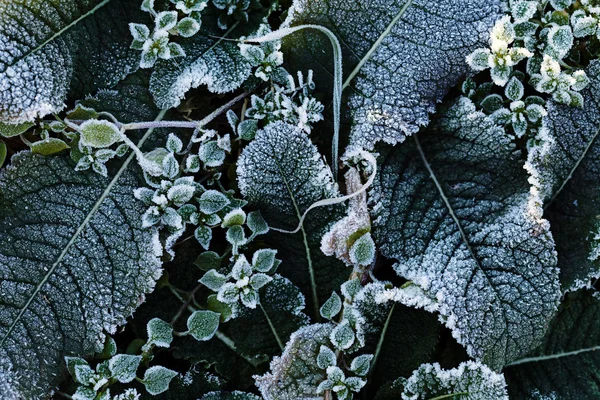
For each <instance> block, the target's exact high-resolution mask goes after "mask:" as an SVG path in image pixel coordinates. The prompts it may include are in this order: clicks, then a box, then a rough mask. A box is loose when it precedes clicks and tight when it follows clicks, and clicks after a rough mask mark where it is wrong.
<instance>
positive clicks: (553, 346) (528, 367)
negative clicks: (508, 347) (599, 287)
mask: <svg viewBox="0 0 600 400" xmlns="http://www.w3.org/2000/svg"><path fill="white" fill-rule="evenodd" d="M504 374H505V376H506V381H507V382H508V392H509V393H510V395H511V397H512V398H515V399H525V398H527V399H532V398H534V399H542V398H544V399H548V398H551V399H597V398H599V397H600V300H599V299H598V293H597V292H596V291H591V290H582V291H579V292H577V293H569V294H568V295H567V299H566V300H565V302H564V303H563V304H561V306H560V308H559V309H558V313H557V314H556V317H554V320H553V321H552V323H551V324H550V328H549V330H548V333H547V335H546V337H545V338H544V342H543V343H542V345H541V346H540V347H538V348H537V349H536V350H535V351H533V352H532V353H531V354H529V355H528V357H526V358H523V359H520V360H516V361H514V362H513V363H511V364H509V365H508V366H507V367H506V369H505V370H504Z"/></svg>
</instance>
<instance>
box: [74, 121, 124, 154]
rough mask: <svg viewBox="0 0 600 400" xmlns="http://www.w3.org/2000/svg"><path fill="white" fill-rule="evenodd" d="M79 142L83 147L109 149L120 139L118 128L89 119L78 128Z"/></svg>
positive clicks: (104, 122) (109, 123) (111, 124)
mask: <svg viewBox="0 0 600 400" xmlns="http://www.w3.org/2000/svg"><path fill="white" fill-rule="evenodd" d="M79 133H80V141H81V144H82V145H84V146H90V147H99V148H102V147H110V146H111V145H113V144H114V143H116V142H118V141H119V140H120V139H121V135H120V133H119V128H118V127H117V126H116V125H115V124H113V123H112V122H109V121H106V120H97V119H91V120H88V121H85V122H84V123H83V124H81V125H80V126H79Z"/></svg>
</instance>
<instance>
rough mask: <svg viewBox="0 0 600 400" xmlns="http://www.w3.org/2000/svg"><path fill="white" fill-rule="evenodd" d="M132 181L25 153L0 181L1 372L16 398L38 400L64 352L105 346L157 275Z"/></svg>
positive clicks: (57, 373) (150, 235) (56, 376)
mask: <svg viewBox="0 0 600 400" xmlns="http://www.w3.org/2000/svg"><path fill="white" fill-rule="evenodd" d="M137 185H138V180H137V179H136V178H135V176H134V175H133V174H132V173H127V172H125V173H124V174H122V176H120V178H119V177H115V178H113V180H111V181H109V180H108V179H105V178H102V177H101V176H99V175H97V174H95V173H93V172H87V173H77V172H75V171H74V170H73V165H72V163H71V162H70V161H69V160H68V158H65V157H42V156H37V155H33V154H30V153H20V154H18V155H16V156H14V157H13V159H12V164H11V165H10V166H9V167H7V168H6V169H4V170H3V172H2V174H1V175H0V236H1V237H2V240H1V241H0V316H1V317H0V369H3V370H6V369H12V371H13V374H14V375H11V376H9V377H8V378H7V379H9V380H11V381H12V382H13V385H14V386H15V388H16V390H18V391H19V393H20V395H21V396H22V397H24V398H29V399H32V398H44V397H45V396H46V394H47V392H48V391H49V390H51V389H52V388H53V387H54V386H55V385H56V384H58V382H59V381H60V377H61V375H62V374H63V372H64V366H63V358H64V356H66V355H83V354H86V353H89V352H93V351H98V350H99V349H100V350H101V348H102V344H103V332H104V331H108V332H111V333H113V332H114V331H115V329H116V327H117V326H118V325H120V324H123V323H124V322H125V317H127V316H129V315H130V314H131V313H132V312H133V311H134V310H135V308H136V307H137V306H138V305H139V303H140V302H141V301H143V298H144V295H145V294H146V293H148V292H149V291H151V290H152V288H153V287H154V283H155V280H156V279H158V278H159V276H160V274H161V268H160V262H159V260H158V258H157V255H156V245H155V242H154V240H155V237H154V232H153V231H152V230H144V229H142V228H141V215H142V213H143V209H142V207H141V206H140V204H139V203H138V202H136V201H135V199H134V197H133V193H132V192H133V189H134V188H135V187H136V186H137Z"/></svg>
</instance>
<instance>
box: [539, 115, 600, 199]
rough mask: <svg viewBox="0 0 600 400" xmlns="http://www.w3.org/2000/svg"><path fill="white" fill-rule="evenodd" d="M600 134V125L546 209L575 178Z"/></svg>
mask: <svg viewBox="0 0 600 400" xmlns="http://www.w3.org/2000/svg"><path fill="white" fill-rule="evenodd" d="M599 134H600V127H599V128H598V129H597V130H596V133H595V134H594V136H593V137H592V139H591V140H590V141H589V143H588V144H587V146H586V147H585V149H584V150H583V153H582V154H581V157H579V159H578V160H577V162H576V163H575V165H574V166H573V168H571V171H569V175H567V177H566V178H565V180H564V181H563V183H562V185H560V187H559V188H558V190H557V191H556V192H555V193H554V195H553V196H552V198H551V199H550V201H548V203H547V204H546V205H545V206H544V211H546V209H547V208H548V207H550V205H551V204H552V203H554V201H555V200H556V199H557V198H558V195H559V194H560V193H561V192H562V191H563V189H564V188H565V187H566V186H567V183H569V181H570V180H571V179H572V178H573V175H574V174H575V171H577V169H578V168H579V165H580V164H581V162H582V161H583V159H584V158H585V157H586V156H587V154H588V152H589V151H590V149H591V148H592V145H593V144H594V142H595V141H596V138H597V137H598V135H599Z"/></svg>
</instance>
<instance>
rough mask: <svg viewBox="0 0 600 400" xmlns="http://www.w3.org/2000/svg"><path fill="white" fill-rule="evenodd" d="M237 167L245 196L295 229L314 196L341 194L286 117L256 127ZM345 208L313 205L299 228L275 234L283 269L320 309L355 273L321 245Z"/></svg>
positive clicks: (273, 222)
mask: <svg viewBox="0 0 600 400" xmlns="http://www.w3.org/2000/svg"><path fill="white" fill-rule="evenodd" d="M237 172H238V179H239V185H240V190H241V191H242V193H243V194H244V196H245V197H246V198H247V199H248V200H249V201H250V203H251V204H253V205H255V206H256V207H258V208H259V209H260V211H261V213H262V215H263V216H264V218H265V220H266V221H267V222H268V224H269V226H271V227H275V228H279V229H286V230H294V229H295V228H296V227H297V225H298V222H299V221H300V217H301V216H302V214H303V213H304V211H305V210H306V209H307V208H308V207H310V206H311V205H312V204H313V203H314V202H316V201H319V200H323V199H326V198H332V197H336V196H338V195H339V192H338V190H337V188H336V187H335V185H334V184H333V179H332V176H331V171H330V170H329V168H328V167H327V165H326V164H325V163H324V162H323V160H322V158H321V156H320V154H319V152H318V150H317V148H316V147H315V146H314V145H313V144H312V143H311V141H310V139H309V138H308V136H307V135H306V134H305V133H304V132H303V131H302V130H300V129H299V128H297V127H295V126H292V125H288V124H285V123H281V122H277V123H274V124H270V125H268V126H267V127H266V128H265V129H263V130H261V131H259V132H258V133H257V135H256V138H255V139H254V141H252V142H251V143H250V144H249V145H248V147H246V149H245V150H244V152H243V153H242V156H241V157H240V159H239V161H238V169H237ZM342 210H343V207H339V206H335V207H320V208H317V209H315V210H312V211H310V213H309V214H308V216H307V218H306V219H305V220H304V224H303V229H301V231H300V232H298V233H295V234H293V235H292V234H280V233H273V234H272V235H271V236H270V238H271V239H272V243H273V244H274V246H273V247H275V248H277V250H278V257H279V258H281V259H283V260H286V262H285V263H282V265H281V267H279V273H281V274H282V275H284V276H286V277H287V278H289V279H290V280H291V281H292V282H294V284H296V285H298V286H299V287H300V288H301V289H302V291H303V292H304V293H306V294H307V301H308V302H309V303H310V304H311V305H312V307H313V308H314V307H316V312H315V314H316V315H318V308H319V305H318V304H320V303H319V302H321V303H322V302H323V301H325V299H327V298H329V296H330V295H331V292H332V291H334V290H336V289H337V288H339V285H340V284H341V283H342V282H343V281H344V280H345V279H346V278H347V276H348V275H349V273H350V271H348V269H347V268H346V267H345V266H344V265H343V264H342V263H341V262H340V261H338V260H336V259H333V258H332V257H325V256H324V255H323V253H322V252H321V251H320V249H319V247H320V241H321V237H322V236H323V234H324V233H325V232H326V231H327V229H328V228H329V226H330V225H331V224H332V223H333V222H334V221H336V220H337V219H339V218H341V216H342V213H343V211H342ZM305 243H306V244H305ZM311 281H312V282H314V285H312V284H311ZM315 286H316V293H314V292H313V289H314V288H315ZM315 297H318V299H319V300H318V301H316V302H315ZM315 303H318V304H315Z"/></svg>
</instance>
